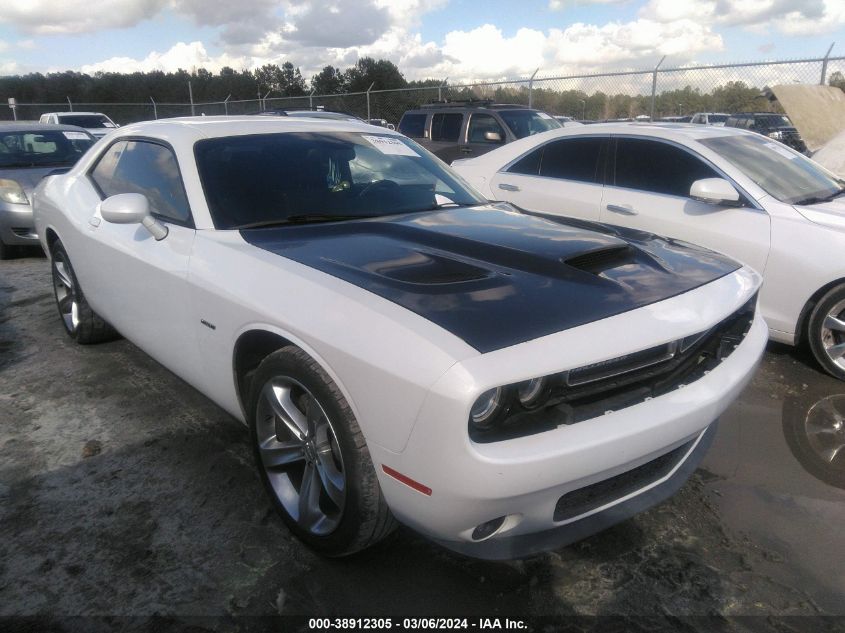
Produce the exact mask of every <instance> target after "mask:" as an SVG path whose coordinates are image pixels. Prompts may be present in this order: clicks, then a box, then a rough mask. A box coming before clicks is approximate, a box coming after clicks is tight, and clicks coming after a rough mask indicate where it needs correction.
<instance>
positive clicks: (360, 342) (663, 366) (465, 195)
mask: <svg viewBox="0 0 845 633" xmlns="http://www.w3.org/2000/svg"><path fill="white" fill-rule="evenodd" d="M34 197H35V201H34V213H35V222H36V227H37V231H38V234H39V236H40V239H41V241H42V244H43V246H44V249H45V251H46V252H47V253H48V255H49V257H50V261H51V266H52V272H53V282H54V288H55V295H56V302H57V305H58V309H59V313H60V316H61V322H62V323H63V324H64V327H65V329H66V330H67V332H68V334H69V335H70V336H71V337H72V338H74V339H75V340H76V341H78V342H79V343H93V342H97V341H101V340H105V339H108V338H110V337H113V336H115V335H116V333H117V332H119V333H120V334H122V335H123V336H125V337H126V338H127V339H129V340H130V341H132V342H133V343H135V344H136V345H138V346H139V347H140V348H141V349H143V350H144V351H146V352H147V353H149V354H150V355H151V356H152V357H153V358H155V359H156V360H158V361H159V362H160V363H162V364H163V365H164V366H166V367H167V368H169V369H170V370H172V371H173V372H174V373H176V374H177V375H179V376H180V377H181V378H183V379H184V380H186V381H188V382H189V383H190V384H191V385H193V386H194V387H196V388H197V389H198V390H200V391H201V392H202V393H204V394H206V395H207V396H208V397H209V398H211V399H212V400H214V401H215V402H216V403H218V404H219V405H220V406H221V407H223V408H224V409H226V410H227V411H228V412H230V413H231V414H232V415H233V416H235V417H237V418H238V419H240V420H242V421H244V422H245V423H247V424H248V425H249V428H250V431H251V441H252V442H253V444H254V451H255V456H256V464H257V466H258V470H259V472H260V475H261V478H262V480H263V482H264V484H265V486H266V489H267V491H268V493H269V495H270V498H271V499H272V502H273V504H274V505H275V506H276V508H277V509H278V511H279V512H280V514H281V516H282V518H283V519H284V520H285V521H286V523H287V524H288V526H289V527H290V529H291V530H292V531H293V532H294V533H295V534H296V535H297V536H298V537H299V538H301V539H302V540H303V541H304V542H306V543H307V544H308V545H310V546H311V547H313V548H314V549H316V550H318V551H320V552H322V553H324V554H327V555H342V554H348V553H351V552H354V551H357V550H360V549H362V548H364V547H367V546H369V545H371V544H373V543H375V542H377V541H378V540H379V539H381V538H382V537H384V536H385V535H386V534H388V533H389V532H390V531H391V529H392V528H393V527H394V526H395V524H396V520H398V521H400V522H402V523H404V524H407V525H408V526H410V527H412V528H413V529H415V530H417V531H419V532H421V533H422V534H424V535H427V536H428V537H430V538H431V539H433V540H435V541H437V542H439V543H441V544H443V545H444V546H446V547H448V548H451V549H453V550H456V551H459V552H463V553H465V554H468V555H471V556H477V557H481V558H512V557H519V556H525V555H529V554H532V553H535V552H539V551H543V550H547V549H551V548H555V547H559V546H562V545H565V544H567V543H570V542H572V541H574V540H577V539H580V538H583V537H584V536H587V535H589V534H591V533H594V532H596V531H598V530H600V529H603V528H604V527H607V526H608V525H611V524H613V523H616V522H618V521H621V520H623V519H625V518H626V517H629V516H631V515H632V514H634V513H636V512H638V511H640V510H642V509H643V508H645V507H648V506H650V505H652V504H654V503H657V502H658V501H660V500H662V499H665V498H666V497H668V496H669V495H671V494H672V493H673V492H674V491H676V490H677V489H678V488H679V487H680V486H681V485H682V484H683V482H684V481H685V480H686V478H687V477H688V476H689V474H690V473H691V472H692V471H693V470H694V468H695V467H696V464H697V463H698V462H699V460H700V458H701V456H702V454H703V452H704V451H705V450H706V448H707V446H708V444H709V442H710V439H711V437H712V435H713V433H714V429H715V423H714V420H716V419H717V418H718V416H719V415H720V414H721V413H722V411H724V409H725V408H726V407H727V406H728V404H729V403H730V402H731V401H732V400H733V399H734V397H735V396H736V395H737V394H738V393H739V392H740V390H741V389H742V388H743V387H744V385H745V384H746V383H747V381H748V380H749V378H750V376H751V374H752V372H753V370H754V368H755V366H756V364H757V362H758V361H759V359H760V356H761V354H762V351H763V348H764V345H765V342H766V338H767V333H766V326H765V324H764V322H763V321H762V319H761V318H760V316H759V315H758V314H757V313H756V310H755V308H756V298H757V291H758V287H759V284H760V278H759V276H758V275H757V274H756V273H754V272H753V271H752V270H750V269H749V268H746V267H743V266H741V265H739V264H737V263H735V262H733V261H732V260H730V259H728V258H726V257H724V256H722V255H718V254H715V253H713V252H710V251H707V250H705V249H702V248H698V247H693V246H690V245H688V244H684V243H680V242H674V241H670V240H664V239H661V238H656V237H655V236H653V235H651V234H649V233H644V232H639V231H633V230H630V229H619V228H611V227H608V226H605V225H600V224H592V223H586V222H580V221H577V220H564V219H561V220H560V221H553V220H548V219H543V218H538V217H532V216H529V215H525V214H522V213H519V212H517V211H515V210H514V209H513V208H511V207H510V206H508V205H507V204H496V205H493V204H488V203H486V202H485V201H484V200H483V199H482V198H481V197H480V196H479V194H477V193H476V192H475V191H473V190H472V189H471V188H469V187H468V186H467V185H466V184H465V183H464V182H463V181H462V180H461V179H460V178H459V177H458V176H456V175H455V173H454V172H452V171H451V170H450V169H449V168H448V167H447V166H446V165H444V164H443V163H441V162H440V161H439V160H437V159H435V158H434V157H433V156H432V155H431V154H429V153H428V152H426V151H425V150H424V149H422V148H421V147H420V146H419V145H417V144H416V143H414V142H413V141H411V140H409V139H407V138H405V137H403V136H401V135H399V134H396V133H393V132H391V131H389V130H385V129H384V128H375V127H371V126H367V125H364V124H359V123H354V122H343V121H330V120H308V119H300V120H287V119H282V120H278V119H272V120H270V119H262V118H258V117H245V118H235V117H232V118H216V117H203V118H194V119H171V120H162V121H156V122H146V123H139V124H135V125H130V126H126V127H123V128H121V129H120V130H117V131H116V132H114V133H113V134H112V135H110V136H109V137H107V138H106V139H103V140H101V141H99V143H98V144H97V145H95V146H94V147H93V148H92V149H91V150H90V151H89V152H88V153H87V154H86V155H85V156H84V157H83V158H82V159H81V160H80V161H79V162H78V163H77V165H76V166H75V167H74V168H73V169H72V170H71V171H70V172H68V173H67V174H64V175H55V176H51V177H48V178H47V179H45V180H44V181H43V182H42V184H41V185H40V186H39V188H38V189H37V190H36V192H35V196H34ZM188 485H190V484H188Z"/></svg>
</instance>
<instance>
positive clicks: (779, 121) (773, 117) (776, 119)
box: [757, 114, 792, 127]
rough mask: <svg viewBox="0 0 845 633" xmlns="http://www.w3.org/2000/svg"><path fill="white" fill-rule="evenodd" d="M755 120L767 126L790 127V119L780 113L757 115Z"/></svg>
mask: <svg viewBox="0 0 845 633" xmlns="http://www.w3.org/2000/svg"><path fill="white" fill-rule="evenodd" d="M757 120H758V121H759V122H760V123H761V124H763V125H766V126H768V127H792V121H790V120H789V118H788V117H785V116H783V115H782V114H769V115H766V116H760V117H757Z"/></svg>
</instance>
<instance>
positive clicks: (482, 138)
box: [467, 112, 505, 145]
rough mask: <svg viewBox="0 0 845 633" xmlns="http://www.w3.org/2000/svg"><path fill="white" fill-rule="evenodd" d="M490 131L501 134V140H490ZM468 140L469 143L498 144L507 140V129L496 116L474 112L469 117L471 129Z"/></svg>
mask: <svg viewBox="0 0 845 633" xmlns="http://www.w3.org/2000/svg"><path fill="white" fill-rule="evenodd" d="M488 132H496V133H497V134H498V135H499V140H498V141H496V140H490V139H488V138H487V133H488ZM467 142H469V143H490V144H493V145H498V144H501V143H504V142H505V131H504V130H503V129H502V126H501V125H499V122H498V121H497V120H496V117H494V116H492V115H490V114H482V113H480V112H474V113H472V114H471V115H470V117H469V131H468V133H467Z"/></svg>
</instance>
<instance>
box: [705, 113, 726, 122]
mask: <svg viewBox="0 0 845 633" xmlns="http://www.w3.org/2000/svg"><path fill="white" fill-rule="evenodd" d="M707 120H708V121H709V122H710V124H711V125H712V124H713V123H724V122H725V121H727V120H728V115H727V114H708V115H707Z"/></svg>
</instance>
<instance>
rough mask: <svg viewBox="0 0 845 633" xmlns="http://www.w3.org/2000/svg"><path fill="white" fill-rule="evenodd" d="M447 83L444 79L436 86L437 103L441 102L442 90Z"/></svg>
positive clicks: (447, 79)
mask: <svg viewBox="0 0 845 633" xmlns="http://www.w3.org/2000/svg"><path fill="white" fill-rule="evenodd" d="M447 81H449V78H448V77H446V79H444V80H443V82H442V83H441V84H440V85H439V86H437V100H438V101H443V88H445V87H446V82H447Z"/></svg>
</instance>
